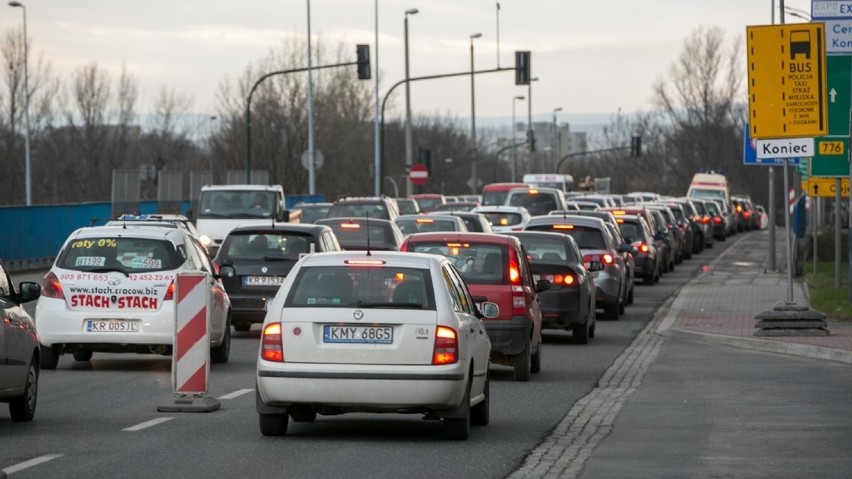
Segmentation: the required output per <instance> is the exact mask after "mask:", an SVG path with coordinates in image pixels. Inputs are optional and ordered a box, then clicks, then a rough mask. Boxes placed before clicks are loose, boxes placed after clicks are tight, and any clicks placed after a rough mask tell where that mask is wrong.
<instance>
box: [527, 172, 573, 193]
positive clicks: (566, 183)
mask: <svg viewBox="0 0 852 479" xmlns="http://www.w3.org/2000/svg"><path fill="white" fill-rule="evenodd" d="M524 183H526V184H528V185H531V186H535V187H536V188H556V189H558V190H561V191H562V192H563V193H568V192H569V191H574V177H573V176H571V175H557V174H534V175H524Z"/></svg>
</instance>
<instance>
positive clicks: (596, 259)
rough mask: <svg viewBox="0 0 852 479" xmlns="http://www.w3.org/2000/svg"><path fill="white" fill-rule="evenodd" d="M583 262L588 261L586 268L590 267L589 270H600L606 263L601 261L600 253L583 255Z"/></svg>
mask: <svg viewBox="0 0 852 479" xmlns="http://www.w3.org/2000/svg"><path fill="white" fill-rule="evenodd" d="M583 262H584V263H586V269H588V270H589V271H600V270H602V269H604V265H603V262H602V261H601V257H600V255H597V254H587V255H585V256H583Z"/></svg>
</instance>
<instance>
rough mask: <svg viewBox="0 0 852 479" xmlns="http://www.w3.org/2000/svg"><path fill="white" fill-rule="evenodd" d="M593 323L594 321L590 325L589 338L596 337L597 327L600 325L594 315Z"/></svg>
mask: <svg viewBox="0 0 852 479" xmlns="http://www.w3.org/2000/svg"><path fill="white" fill-rule="evenodd" d="M591 323H592V325H591V326H589V338H594V337H595V328H596V327H597V325H598V320H597V318H596V317H595V316H594V315H593V316H592V319H591Z"/></svg>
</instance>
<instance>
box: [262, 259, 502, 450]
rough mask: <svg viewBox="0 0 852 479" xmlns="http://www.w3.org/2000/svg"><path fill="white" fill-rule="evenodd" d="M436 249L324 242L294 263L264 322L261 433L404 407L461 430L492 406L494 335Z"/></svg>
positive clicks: (461, 433)
mask: <svg viewBox="0 0 852 479" xmlns="http://www.w3.org/2000/svg"><path fill="white" fill-rule="evenodd" d="M482 311H483V313H480V312H479V310H478V309H477V307H476V305H475V303H474V302H473V300H472V299H471V297H470V293H469V292H468V289H467V286H466V285H465V283H464V281H463V280H462V278H461V276H460V275H459V274H458V272H457V271H456V269H455V268H454V267H453V266H452V265H451V264H450V262H449V261H448V260H447V259H446V258H444V257H441V256H434V255H427V254H417V253H398V252H373V253H372V254H369V253H366V254H365V253H364V252H355V251H348V252H340V253H321V254H314V255H310V256H307V257H305V258H304V259H302V260H301V261H299V263H297V264H296V266H294V268H293V270H292V271H291V273H290V274H289V275H288V276H287V279H286V280H285V281H284V284H283V285H282V286H281V289H279V290H278V294H277V295H276V296H275V299H274V300H273V301H272V302H271V303H270V305H269V307H268V312H267V315H266V319H265V321H264V323H263V332H262V335H261V340H260V342H261V344H260V352H259V357H258V361H257V412H258V414H259V417H260V431H261V433H262V434H263V435H267V436H280V435H284V434H286V433H287V425H288V422H289V419H291V418H292V419H293V421H298V422H312V421H314V420H315V419H316V417H317V414H341V413H347V412H370V413H412V414H423V415H424V417H425V418H426V419H434V420H441V421H443V423H444V428H445V430H446V432H447V433H448V435H449V436H450V437H451V438H454V439H467V437H468V435H469V434H470V426H471V424H473V425H485V424H487V423H488V418H489V387H488V367H489V353H490V351H491V343H490V341H489V339H488V334H486V331H485V327H484V326H483V324H482V321H481V320H480V318H482V317H496V315H497V313H498V308H497V305H496V304H494V303H485V304H484V305H483V307H482Z"/></svg>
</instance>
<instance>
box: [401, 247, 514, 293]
mask: <svg viewBox="0 0 852 479" xmlns="http://www.w3.org/2000/svg"><path fill="white" fill-rule="evenodd" d="M408 251H411V252H413V253H428V254H436V255H441V256H444V257H446V258H448V259H449V260H450V261H452V262H453V264H454V265H455V267H456V269H457V270H458V271H459V273H461V276H462V278H464V280H465V281H466V282H469V283H471V284H503V283H504V277H505V272H506V270H507V268H506V264H507V263H508V258H507V256H508V253H507V251H506V246H505V245H499V244H489V243H475V242H466V241H461V242H422V243H421V242H418V243H409V245H408Z"/></svg>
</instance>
